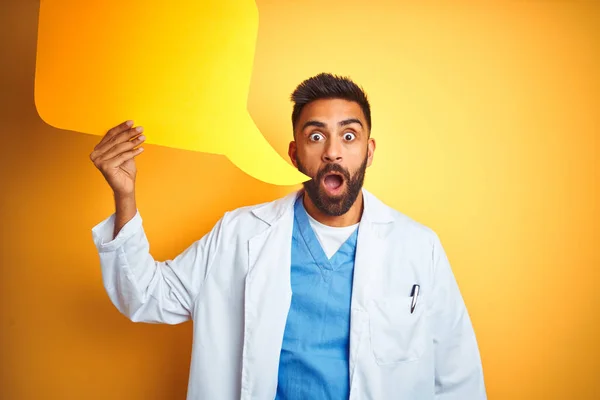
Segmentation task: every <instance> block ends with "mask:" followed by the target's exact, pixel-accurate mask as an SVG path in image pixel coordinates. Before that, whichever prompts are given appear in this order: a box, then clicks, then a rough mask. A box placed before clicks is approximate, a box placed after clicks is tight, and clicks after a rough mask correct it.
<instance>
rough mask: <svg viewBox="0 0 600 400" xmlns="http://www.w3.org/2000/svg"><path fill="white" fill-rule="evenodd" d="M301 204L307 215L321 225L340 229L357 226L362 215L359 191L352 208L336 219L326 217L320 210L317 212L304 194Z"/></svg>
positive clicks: (361, 197)
mask: <svg viewBox="0 0 600 400" xmlns="http://www.w3.org/2000/svg"><path fill="white" fill-rule="evenodd" d="M303 204H304V208H305V209H306V212H307V213H308V215H310V216H311V217H313V218H314V219H316V220H317V221H319V222H320V223H322V224H323V225H328V226H334V227H337V228H340V227H344V226H350V225H354V224H357V223H358V222H359V221H360V218H361V216H362V213H363V193H362V190H361V192H360V193H359V194H358V197H357V198H356V201H355V202H354V204H352V207H350V209H349V210H348V211H347V212H346V213H345V214H343V215H340V216H338V217H336V216H331V215H327V214H325V213H323V212H322V211H321V210H319V209H318V208H317V207H316V206H315V205H314V203H313V202H312V200H311V199H310V197H308V194H307V193H306V192H304V195H303Z"/></svg>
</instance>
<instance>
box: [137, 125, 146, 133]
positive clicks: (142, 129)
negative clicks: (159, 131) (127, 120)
mask: <svg viewBox="0 0 600 400" xmlns="http://www.w3.org/2000/svg"><path fill="white" fill-rule="evenodd" d="M135 130H136V131H138V132H144V127H143V126H138V127H137V128H135Z"/></svg>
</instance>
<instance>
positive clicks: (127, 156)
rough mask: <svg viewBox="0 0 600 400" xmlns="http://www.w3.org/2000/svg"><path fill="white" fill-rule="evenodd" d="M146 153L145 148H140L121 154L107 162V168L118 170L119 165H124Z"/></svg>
mask: <svg viewBox="0 0 600 400" xmlns="http://www.w3.org/2000/svg"><path fill="white" fill-rule="evenodd" d="M143 151H144V148H143V147H138V148H137V149H133V150H129V151H126V152H124V153H121V154H119V155H118V156H116V157H114V158H112V159H110V160H108V161H107V164H106V166H107V167H108V168H109V169H110V168H117V167H119V165H121V164H123V163H124V162H125V161H127V160H129V159H131V158H134V157H136V156H138V155H139V154H141V153H142V152H143Z"/></svg>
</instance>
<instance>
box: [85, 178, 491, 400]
mask: <svg viewBox="0 0 600 400" xmlns="http://www.w3.org/2000/svg"><path fill="white" fill-rule="evenodd" d="M299 193H302V191H299V192H297V193H291V194H289V195H287V196H285V197H284V198H281V199H278V200H275V201H273V202H269V203H264V204H260V205H254V206H248V207H242V208H239V209H236V210H234V211H231V212H228V213H225V215H224V216H223V217H222V218H221V219H220V220H219V221H218V222H217V224H216V225H215V226H214V228H213V229H212V230H211V231H210V232H208V233H207V234H206V235H205V236H204V237H202V238H201V239H200V240H198V241H196V242H194V243H193V244H192V245H190V246H189V247H188V248H187V249H186V250H185V251H184V252H182V253H181V254H179V255H178V256H177V257H175V258H174V259H172V260H167V261H156V260H154V258H153V257H152V256H151V255H150V253H149V244H148V240H147V238H146V235H145V233H144V230H143V226H142V218H141V216H140V214H139V212H138V213H137V214H136V215H135V217H134V218H133V219H132V220H130V221H129V222H128V223H127V224H126V225H125V226H124V227H123V228H122V229H121V231H120V232H119V234H118V235H117V237H116V238H114V240H111V239H112V233H113V226H114V225H113V224H114V214H113V215H111V216H110V217H108V218H107V219H105V220H104V221H102V222H100V223H99V224H98V225H96V226H95V227H94V228H93V229H92V233H93V238H94V243H95V244H96V246H97V249H98V252H99V256H100V263H101V267H102V277H103V282H104V285H105V288H106V291H107V293H108V296H109V297H110V299H111V301H112V302H113V304H114V305H115V306H116V308H117V309H118V310H119V311H120V312H121V313H123V314H124V315H125V316H127V317H128V318H129V319H131V320H132V321H135V322H149V323H167V324H177V323H181V322H184V321H187V320H189V319H192V320H193V321H194V329H193V347H192V358H191V366H190V375H189V383H188V399H201V400H220V399H223V400H233V399H248V400H249V399H260V400H263V399H264V400H267V399H273V398H274V397H275V393H276V388H277V375H278V365H279V354H280V350H281V344H282V339H283V333H284V328H285V325H286V318H287V314H288V310H289V307H290V301H291V296H292V292H291V285H290V257H291V237H292V227H293V221H294V207H293V205H294V200H295V199H296V196H297V195H298V194H299ZM363 194H364V212H363V217H362V220H361V223H360V228H359V235H358V242H357V252H356V261H355V272H354V284H353V292H352V304H351V310H350V313H351V314H350V316H351V328H350V359H349V373H350V399H361V400H362V399H365V400H366V399H374V400H385V399H406V400H409V399H411V400H412V399H415V400H428V399H439V400H442V399H443V400H483V399H486V392H485V386H484V379H483V372H482V365H481V360H480V355H479V350H478V345H477V341H476V338H475V334H474V331H473V327H472V325H471V321H470V318H469V315H468V313H467V309H466V308H465V304H464V302H463V299H462V297H461V294H460V292H459V288H458V286H457V283H456V281H455V278H454V276H453V273H452V271H451V268H450V265H449V262H448V259H447V258H446V255H445V253H444V250H443V248H442V245H441V244H440V241H439V239H438V236H437V235H436V234H435V233H434V232H433V231H432V230H431V229H429V228H427V227H425V226H423V225H421V224H419V223H417V222H415V221H413V220H411V219H410V218H408V217H407V216H405V215H403V214H401V213H399V212H397V211H395V210H393V209H392V208H390V207H388V206H386V205H385V204H383V203H382V202H380V201H379V200H378V199H377V198H376V197H375V196H373V195H372V194H371V193H369V192H368V191H367V190H365V189H363ZM415 283H416V284H419V285H420V287H421V291H420V295H419V296H418V303H417V306H416V309H415V311H414V313H412V314H411V313H410V302H411V297H410V293H411V289H412V286H413V284H415Z"/></svg>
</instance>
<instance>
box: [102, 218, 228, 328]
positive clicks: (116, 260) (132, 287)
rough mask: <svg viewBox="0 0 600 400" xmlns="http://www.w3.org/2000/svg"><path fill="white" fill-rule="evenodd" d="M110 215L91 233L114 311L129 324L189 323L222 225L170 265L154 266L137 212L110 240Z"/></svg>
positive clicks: (159, 263) (159, 262)
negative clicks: (127, 320) (128, 321)
mask: <svg viewBox="0 0 600 400" xmlns="http://www.w3.org/2000/svg"><path fill="white" fill-rule="evenodd" d="M114 221H115V214H112V215H111V216H110V217H108V218H107V219H105V220H104V221H102V222H100V223H99V224H97V225H96V226H95V227H93V228H92V236H93V240H94V244H95V246H96V248H97V250H98V254H99V258H100V266H101V271H102V280H103V284H104V288H105V290H106V292H107V294H108V297H109V298H110V300H111V301H112V303H113V304H114V305H115V307H116V308H117V309H118V310H119V311H120V312H121V313H122V314H123V315H125V316H126V317H127V318H129V319H130V320H131V321H133V322H146V323H165V324H178V323H182V322H185V321H187V320H189V319H191V315H192V308H193V304H194V299H195V297H196V296H197V294H198V292H199V291H200V290H201V288H202V284H203V282H204V278H205V277H206V275H207V274H208V271H209V270H210V264H211V260H212V259H213V257H214V255H215V253H216V251H217V248H218V246H219V244H220V234H221V227H222V223H221V220H219V221H218V222H217V224H216V225H215V226H214V227H213V229H212V230H211V231H210V232H208V233H207V234H206V235H205V236H204V237H202V238H201V239H200V240H198V241H196V242H194V243H193V244H192V245H190V246H189V247H188V248H187V249H185V250H184V251H183V252H182V253H180V254H179V255H177V256H176V257H175V258H174V259H172V260H166V261H156V260H154V258H153V257H152V255H151V254H150V246H149V243H148V239H147V237H146V234H145V232H144V228H143V225H142V217H141V216H140V213H139V210H136V214H135V216H134V217H133V218H132V219H131V220H129V221H128V222H127V223H126V224H125V225H124V226H123V227H122V228H121V230H120V231H119V233H118V234H117V236H116V237H114V239H113V229H114Z"/></svg>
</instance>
